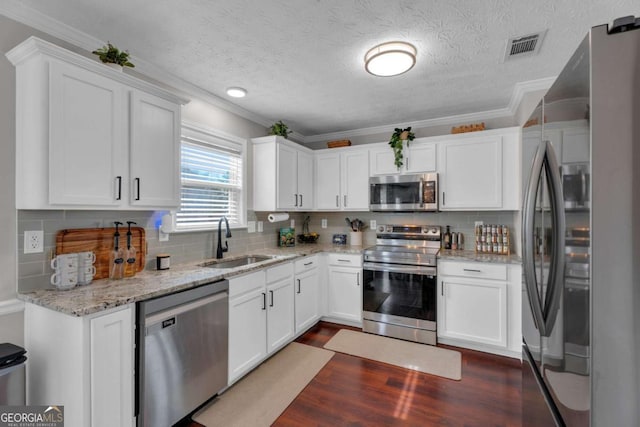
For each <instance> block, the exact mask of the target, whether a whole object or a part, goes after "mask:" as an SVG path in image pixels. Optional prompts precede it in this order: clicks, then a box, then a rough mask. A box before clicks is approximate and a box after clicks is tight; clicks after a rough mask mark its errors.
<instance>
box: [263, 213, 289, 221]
mask: <svg viewBox="0 0 640 427" xmlns="http://www.w3.org/2000/svg"><path fill="white" fill-rule="evenodd" d="M267 219H268V220H269V222H281V221H286V220H288V219H289V214H288V213H286V212H285V213H270V214H269V216H268V217H267Z"/></svg>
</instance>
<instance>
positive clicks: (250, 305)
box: [229, 283, 267, 384]
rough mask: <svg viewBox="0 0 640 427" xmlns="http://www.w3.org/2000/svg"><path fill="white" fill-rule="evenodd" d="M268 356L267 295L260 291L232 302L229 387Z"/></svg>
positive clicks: (234, 299)
mask: <svg viewBox="0 0 640 427" xmlns="http://www.w3.org/2000/svg"><path fill="white" fill-rule="evenodd" d="M231 286H232V283H230V287H231ZM266 355H267V307H266V293H265V291H264V288H260V289H258V290H254V291H252V292H249V293H247V294H244V295H241V296H238V297H235V298H231V299H229V384H231V383H232V382H234V381H235V380H236V379H237V378H239V377H241V376H242V375H243V374H244V373H246V372H247V371H249V370H250V369H251V368H253V367H254V366H255V365H257V364H258V363H260V361H261V360H262V359H264V358H265V357H266Z"/></svg>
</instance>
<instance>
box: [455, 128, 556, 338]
mask: <svg viewBox="0 0 640 427" xmlns="http://www.w3.org/2000/svg"><path fill="white" fill-rule="evenodd" d="M546 150H547V144H546V141H541V142H540V144H539V145H538V148H537V150H536V154H535V156H534V158H533V164H532V165H531V174H530V178H529V183H528V185H527V188H526V192H525V196H524V203H523V207H522V212H523V219H522V236H523V245H522V246H523V247H522V258H523V259H522V261H523V262H522V268H523V270H524V283H525V288H526V290H527V296H528V299H529V305H530V307H531V314H532V315H533V321H534V323H535V326H536V328H537V329H538V331H539V332H540V335H542V336H546V330H545V322H544V316H543V313H542V304H541V301H540V295H539V293H538V286H537V283H536V282H537V281H536V271H535V268H536V265H535V256H534V253H535V245H536V242H535V240H536V239H535V235H534V231H535V214H536V195H537V193H538V182H539V181H540V177H541V175H542V171H543V167H544V166H543V161H544V156H545V152H546ZM443 204H444V201H443Z"/></svg>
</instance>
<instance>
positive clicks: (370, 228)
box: [369, 219, 378, 230]
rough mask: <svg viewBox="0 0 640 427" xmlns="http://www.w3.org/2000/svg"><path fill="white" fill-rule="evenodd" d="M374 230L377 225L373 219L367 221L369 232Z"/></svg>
mask: <svg viewBox="0 0 640 427" xmlns="http://www.w3.org/2000/svg"><path fill="white" fill-rule="evenodd" d="M376 228H378V224H377V222H376V220H375V219H370V220H369V230H375V229H376Z"/></svg>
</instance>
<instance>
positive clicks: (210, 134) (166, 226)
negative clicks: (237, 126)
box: [162, 120, 248, 233]
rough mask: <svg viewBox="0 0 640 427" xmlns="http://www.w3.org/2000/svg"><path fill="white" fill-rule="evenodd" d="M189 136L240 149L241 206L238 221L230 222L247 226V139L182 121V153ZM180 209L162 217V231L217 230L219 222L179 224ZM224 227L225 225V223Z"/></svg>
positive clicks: (238, 225) (211, 143)
mask: <svg viewBox="0 0 640 427" xmlns="http://www.w3.org/2000/svg"><path fill="white" fill-rule="evenodd" d="M186 138H189V139H192V140H197V141H198V142H201V143H205V144H210V145H211V146H214V147H215V146H218V147H221V148H223V149H224V148H229V149H231V150H233V151H237V150H238V149H239V150H240V158H241V159H242V178H241V179H242V183H241V191H240V206H239V208H238V222H237V223H229V228H233V229H239V228H247V192H248V188H247V169H248V168H247V166H248V165H247V140H246V139H244V138H240V137H238V136H235V135H232V134H230V133H227V132H224V131H221V130H217V129H212V128H208V127H205V126H203V125H199V124H195V123H191V122H187V121H184V120H183V121H182V124H181V131H180V153H182V143H183V141H184V139H186ZM179 180H180V203H181V204H182V157H181V158H180V176H179ZM179 211H180V209H179V208H178V209H174V210H171V212H170V213H169V218H167V217H166V216H165V217H164V218H163V219H162V231H163V232H170V233H192V232H198V231H211V230H217V229H218V224H215V225H214V226H210V225H206V226H189V227H185V226H178V225H177V221H176V219H177V215H176V214H177V213H178V212H179ZM223 227H224V225H223Z"/></svg>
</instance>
